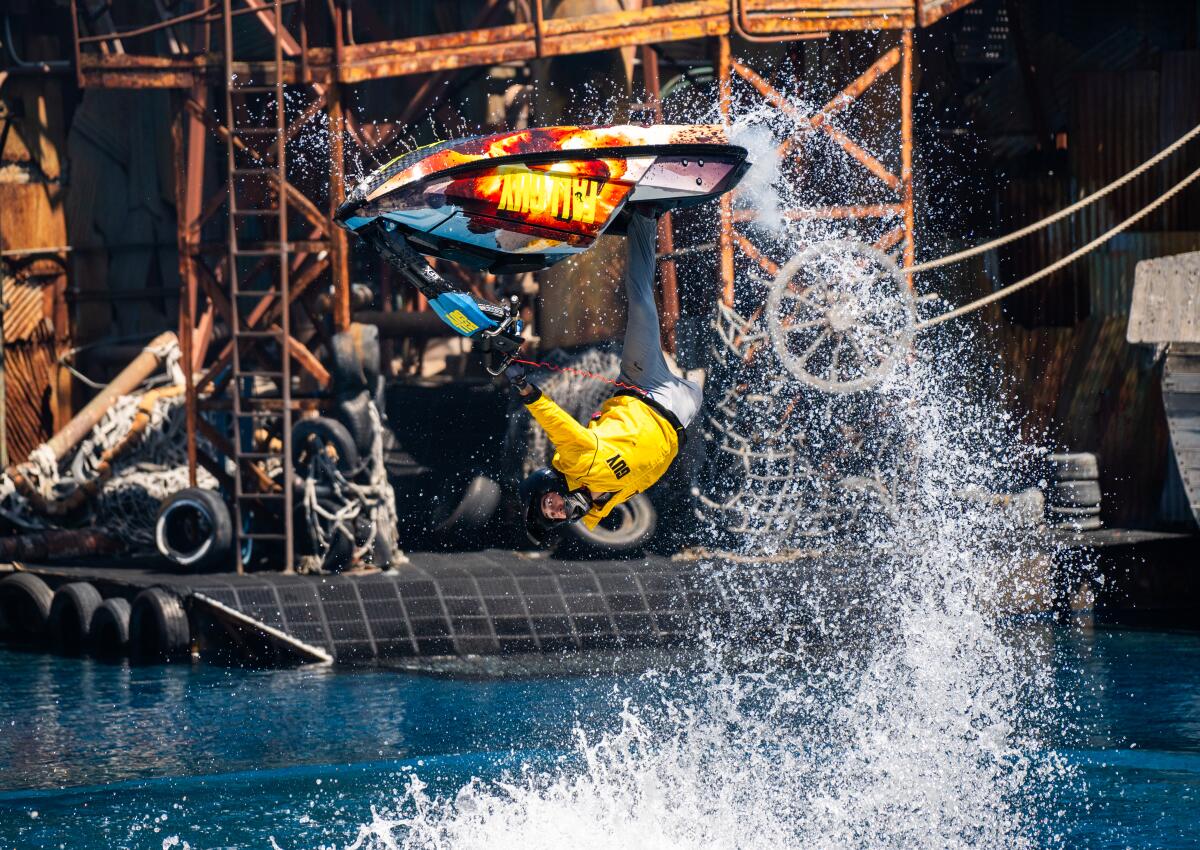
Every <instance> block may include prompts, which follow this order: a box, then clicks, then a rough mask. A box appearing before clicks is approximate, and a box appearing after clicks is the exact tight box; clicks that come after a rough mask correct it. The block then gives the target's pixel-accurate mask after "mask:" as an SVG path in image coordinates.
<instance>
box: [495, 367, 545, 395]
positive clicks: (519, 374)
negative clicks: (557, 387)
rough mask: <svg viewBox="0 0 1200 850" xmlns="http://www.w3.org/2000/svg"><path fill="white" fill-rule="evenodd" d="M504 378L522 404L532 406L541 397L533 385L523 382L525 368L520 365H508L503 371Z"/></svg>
mask: <svg viewBox="0 0 1200 850" xmlns="http://www.w3.org/2000/svg"><path fill="white" fill-rule="evenodd" d="M504 377H506V378H508V383H509V384H510V385H511V386H512V388H513V390H515V391H516V392H517V394H518V395H520V397H521V402H522V403H523V404H533V403H534V402H535V401H537V400H538V399H539V398H541V397H542V391H541V390H539V389H538V388H537V386H536V385H535V384H531V383H529V381H527V380H525V367H524V366H522V365H521V364H520V363H510V364H509V366H508V368H507V369H505V370H504ZM530 390H532V392H530Z"/></svg>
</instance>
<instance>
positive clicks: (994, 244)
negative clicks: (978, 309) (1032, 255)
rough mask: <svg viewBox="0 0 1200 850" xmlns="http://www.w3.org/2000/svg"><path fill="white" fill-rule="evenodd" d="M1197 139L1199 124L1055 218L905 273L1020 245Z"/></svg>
mask: <svg viewBox="0 0 1200 850" xmlns="http://www.w3.org/2000/svg"><path fill="white" fill-rule="evenodd" d="M1196 136H1200V124H1197V125H1196V126H1195V127H1193V128H1192V129H1191V130H1189V131H1188V132H1187V133H1185V134H1184V135H1182V136H1180V137H1179V138H1178V139H1176V140H1175V141H1174V142H1172V143H1171V144H1170V145H1168V146H1167V147H1165V148H1163V149H1162V150H1161V151H1159V152H1158V153H1156V154H1155V155H1154V156H1152V157H1150V158H1149V159H1148V160H1146V161H1145V162H1143V163H1142V164H1141V165H1139V166H1138V167H1137V168H1135V169H1133V170H1132V171H1130V172H1129V173H1128V174H1126V175H1125V176H1123V177H1118V178H1117V179H1116V180H1114V181H1113V182H1112V183H1109V184H1108V185H1107V186H1105V187H1104V188H1103V189H1100V190H1098V191H1096V192H1093V193H1092V194H1090V195H1088V196H1087V197H1086V198H1080V199H1079V200H1078V201H1076V202H1075V203H1073V204H1071V205H1070V206H1069V207H1064V208H1063V209H1061V210H1059V211H1058V212H1056V213H1054V214H1053V215H1049V216H1047V217H1046V218H1043V219H1041V220H1040V221H1035V222H1034V223H1033V224H1030V225H1027V226H1026V227H1022V228H1021V229H1020V230H1014V231H1013V232H1012V233H1009V234H1008V235H1006V236H1001V237H999V238H998V239H993V240H991V241H990V242H984V243H983V244H982V245H976V246H975V247H974V248H967V249H966V250H964V251H959V252H958V253H956V254H950V255H949V256H946V257H940V258H938V259H936V260H930V261H929V262H927V263H919V264H917V265H915V266H913V267H912V268H908V269H905V270H904V273H905V274H917V273H918V272H924V271H929V270H930V269H940V268H941V267H942V266H948V265H951V264H953V263H957V262H960V261H961V260H966V259H969V258H971V257H976V256H979V255H980V254H986V253H987V252H988V251H992V250H994V249H996V248H1000V247H1002V246H1004V245H1007V244H1009V243H1010V242H1016V241H1017V240H1018V239H1021V238H1023V237H1026V236H1028V235H1029V234H1031V233H1035V232H1036V231H1038V230H1041V229H1042V228H1044V227H1049V226H1050V225H1052V224H1054V223H1055V222H1057V221H1062V220H1063V219H1064V218H1066V217H1067V216H1069V215H1073V214H1074V213H1077V212H1079V211H1080V210H1081V209H1083V208H1084V207H1087V206H1089V205H1091V204H1094V203H1096V201H1098V200H1100V199H1101V198H1103V197H1104V196H1106V195H1109V194H1111V193H1112V192H1115V191H1116V190H1117V189H1120V188H1121V187H1122V186H1124V185H1125V184H1126V183H1128V182H1129V181H1131V180H1134V179H1136V178H1138V177H1140V176H1141V175H1142V174H1145V173H1146V172H1147V171H1149V170H1150V169H1151V168H1153V167H1154V166H1156V165H1158V164H1159V163H1160V162H1162V161H1163V160H1164V159H1166V158H1167V157H1169V156H1171V154H1173V153H1175V152H1176V151H1177V150H1179V149H1180V148H1181V147H1183V146H1184V145H1186V144H1187V143H1188V142H1190V141H1191V140H1192V139H1194V138H1196ZM1189 179H1190V178H1189ZM1147 209H1149V208H1147ZM1134 220H1136V219H1134Z"/></svg>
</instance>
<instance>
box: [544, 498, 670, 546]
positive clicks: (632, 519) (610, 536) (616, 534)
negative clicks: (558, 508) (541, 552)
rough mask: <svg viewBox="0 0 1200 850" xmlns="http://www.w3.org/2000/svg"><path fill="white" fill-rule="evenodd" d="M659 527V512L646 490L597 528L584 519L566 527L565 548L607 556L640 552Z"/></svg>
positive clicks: (627, 502)
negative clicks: (588, 524)
mask: <svg viewBox="0 0 1200 850" xmlns="http://www.w3.org/2000/svg"><path fill="white" fill-rule="evenodd" d="M657 528H658V512H657V511H656V510H655V509H654V504H653V503H652V502H651V501H650V499H649V497H647V496H646V494H645V493H638V494H636V495H634V496H633V497H632V498H630V499H627V500H626V501H624V502H622V503H621V504H619V505H617V506H616V507H615V508H613V510H612V512H611V513H610V514H609V515H608V516H606V517H605V518H604V519H603V520H601V521H600V524H599V525H597V526H596V527H595V528H594V529H592V528H588V527H587V526H586V525H584V524H583V523H582V522H572V523H569V524H568V525H567V526H566V533H565V535H564V538H563V547H564V549H565V550H566V552H567V553H568V554H575V555H584V556H604V555H616V554H628V553H632V552H637V551H640V550H641V549H642V547H643V546H645V545H646V543H647V542H649V540H650V538H651V537H653V536H654V531H655V529H657Z"/></svg>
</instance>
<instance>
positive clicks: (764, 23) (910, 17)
mask: <svg viewBox="0 0 1200 850" xmlns="http://www.w3.org/2000/svg"><path fill="white" fill-rule="evenodd" d="M746 21H747V22H748V23H753V24H754V27H753V28H752V29H750V30H749V32H750V33H751V34H752V35H791V36H794V35H799V34H803V33H814V34H816V33H820V34H822V35H824V34H826V33H830V32H847V31H851V32H852V31H856V30H871V31H878V30H897V29H906V28H909V27H912V26H915V24H916V16H915V15H914V14H913V12H912V10H911V9H910V10H909V11H908V12H905V13H897V14H887V13H885V12H883V10H876V12H875V13H874V14H871V15H843V16H833V15H830V14H829V12H827V11H816V12H811V13H809V14H807V15H805V14H797V13H795V12H793V13H791V14H786V15H784V14H775V15H750V16H748V17H747V18H746Z"/></svg>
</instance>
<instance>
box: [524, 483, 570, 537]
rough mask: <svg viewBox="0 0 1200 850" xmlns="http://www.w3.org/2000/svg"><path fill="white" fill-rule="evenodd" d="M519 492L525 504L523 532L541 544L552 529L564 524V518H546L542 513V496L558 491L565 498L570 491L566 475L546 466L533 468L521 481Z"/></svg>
mask: <svg viewBox="0 0 1200 850" xmlns="http://www.w3.org/2000/svg"><path fill="white" fill-rule="evenodd" d="M520 492H521V504H522V505H524V506H525V533H526V534H527V535H529V539H530V540H532V541H533V542H534V543H537V544H538V545H541V544H543V543H545V542H546V537H547V536H548V535H549V533H550V532H551V531H552V530H553V529H555V528H557V527H558V526H560V525H565V524H566V520H554V519H547V518H546V516H545V515H544V514H543V513H542V496H545V495H546V494H547V493H559V494H561V495H562V497H563V498H564V499H565V498H566V496H567V493H568V492H570V491H569V490H568V489H567V479H566V476H564V475H563V474H562V473H561V472H559V471H558V470H557V469H551V468H550V467H548V466H546V467H542V468H541V469H535V470H534V471H533V472H532V473H530V475H529V477H528V478H526V479H525V480H524V481H522V482H521V491H520Z"/></svg>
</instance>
